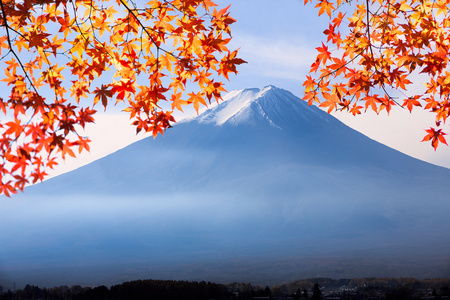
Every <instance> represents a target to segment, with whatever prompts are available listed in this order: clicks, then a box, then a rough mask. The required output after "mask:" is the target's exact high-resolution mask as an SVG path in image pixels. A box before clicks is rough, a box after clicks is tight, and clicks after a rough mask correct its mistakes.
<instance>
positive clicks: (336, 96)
mask: <svg viewBox="0 0 450 300" xmlns="http://www.w3.org/2000/svg"><path fill="white" fill-rule="evenodd" d="M308 2H310V3H315V4H316V5H315V6H316V8H318V9H319V13H318V14H319V16H320V15H322V14H325V15H328V17H329V18H330V20H331V22H330V23H329V27H328V29H326V30H325V31H324V34H325V35H326V36H327V42H326V44H324V43H322V45H321V46H320V47H317V48H316V49H317V51H318V54H317V57H316V60H315V61H314V63H313V64H312V65H311V69H310V74H309V75H307V77H306V80H305V82H304V83H303V85H304V87H305V96H304V98H303V99H304V100H307V101H308V102H309V104H310V105H311V104H312V103H313V102H318V103H319V106H320V107H324V108H325V109H327V110H328V112H331V111H333V110H345V111H348V112H350V113H352V114H353V115H357V114H360V113H361V111H362V110H365V111H367V109H369V110H373V111H375V112H376V113H379V112H381V111H382V110H386V111H387V113H389V112H390V110H391V108H392V107H393V106H395V105H398V106H401V107H403V108H406V109H408V110H409V111H412V110H413V109H417V108H418V107H421V108H422V109H424V110H428V111H431V112H432V113H434V114H435V115H436V119H435V124H433V127H431V128H430V129H428V130H426V132H427V135H426V136H425V137H424V139H423V141H430V142H431V145H432V147H433V148H434V149H436V148H437V147H438V145H439V143H444V144H447V143H446V140H445V138H444V135H446V133H444V132H443V126H444V124H445V121H446V119H447V118H448V116H449V113H450V99H449V95H450V72H449V71H450V70H449V69H448V62H449V59H450V18H449V13H450V10H449V8H448V6H449V4H450V1H449V0H437V1H436V0H356V1H351V0H305V2H304V3H305V5H306V4H307V3H308ZM349 11H350V13H351V11H353V14H352V15H350V14H349V15H347V13H348V12H349ZM342 29H344V30H342ZM344 31H345V34H346V35H345V36H344V34H343V33H342V32H344ZM418 81H421V82H423V83H424V87H423V89H421V90H417V89H414V88H413V86H412V84H413V83H417V82H418ZM408 88H410V90H409V91H408ZM397 94H399V95H400V96H399V97H398V96H397Z"/></svg>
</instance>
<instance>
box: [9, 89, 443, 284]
mask: <svg viewBox="0 0 450 300" xmlns="http://www.w3.org/2000/svg"><path fill="white" fill-rule="evenodd" d="M449 178H450V170H449V169H446V168H442V167H438V166H434V165H431V164H428V163H425V162H423V161H420V160H417V159H414V158H411V157H409V156H406V155H404V154H402V153H400V152H398V151H396V150H393V149H391V148H388V147H386V146H384V145H382V144H380V143H377V142H375V141H373V140H371V139H369V138H367V137H366V136H364V135H362V134H360V133H358V132H356V131H354V130H353V129H351V128H349V127H347V126H346V125H344V124H343V123H341V122H340V121H338V120H337V119H335V118H334V117H332V116H330V115H328V114H326V113H324V112H322V111H321V110H320V109H318V108H316V107H309V106H308V105H307V104H306V103H305V102H303V101H301V100H300V99H299V98H297V97H295V96H294V95H292V94H291V93H290V92H288V91H285V90H281V89H278V88H276V87H273V86H268V87H265V88H263V89H246V90H240V91H233V92H231V93H230V94H228V95H227V96H226V97H224V102H222V103H220V104H219V105H217V106H215V107H213V108H211V109H209V110H207V111H205V112H204V113H203V114H201V115H200V116H198V117H196V118H193V119H190V120H186V121H184V122H181V123H180V124H178V125H176V126H174V128H172V129H170V130H168V131H167V132H166V133H165V136H164V137H158V138H156V139H155V140H154V139H144V140H141V141H139V142H136V143H134V144H132V145H130V146H128V147H126V148H124V149H122V150H120V151H117V152H115V153H113V154H111V155H109V156H107V157H105V158H102V159H100V160H98V161H95V162H93V163H91V164H89V165H87V166H84V167H82V168H79V169H77V170H75V171H72V172H69V173H66V174H63V175H60V176H58V177H55V178H52V179H50V180H48V181H45V182H44V183H41V184H38V185H35V186H31V187H29V188H27V189H26V191H25V193H24V194H21V195H18V196H16V197H14V198H13V199H12V200H11V199H6V198H1V201H2V210H1V211H0V226H1V228H2V240H3V241H6V243H4V244H2V246H0V282H1V280H4V281H8V282H12V281H19V280H20V281H25V283H32V284H45V283H46V282H58V283H61V284H67V281H70V282H71V283H81V284H94V283H100V284H104V282H105V281H107V282H112V283H114V282H121V281H124V280H132V279H139V278H155V279H185V280H191V279H192V280H211V281H216V282H231V281H251V282H256V283H260V282H261V283H273V282H286V281H290V280H294V279H298V278H306V277H314V276H328V277H335V278H343V277H363V276H391V277H395V276H413V277H420V278H423V277H448V276H450V231H449V230H448V229H449V228H450V218H449V217H448V212H449V211H450V196H449V195H450V185H449V184H448V179H449Z"/></svg>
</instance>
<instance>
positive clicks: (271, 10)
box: [52, 0, 450, 175]
mask: <svg viewBox="0 0 450 300" xmlns="http://www.w3.org/2000/svg"><path fill="white" fill-rule="evenodd" d="M216 3H218V4H219V5H220V6H221V7H224V6H227V5H228V4H230V3H231V8H230V11H231V16H232V17H234V18H235V19H237V22H236V23H235V24H233V25H232V35H233V40H232V44H231V47H230V48H233V49H234V48H241V49H240V57H241V58H243V59H244V60H246V61H248V64H246V65H241V66H240V67H239V69H238V70H239V72H240V74H239V75H238V76H231V77H230V82H228V83H227V85H226V89H227V90H228V91H231V90H235V89H244V88H252V87H256V88H261V87H264V86H266V85H269V84H272V85H275V86H277V87H280V88H283V89H286V90H289V91H290V92H292V93H293V94H295V95H297V96H299V97H302V95H303V94H302V92H303V90H302V82H303V80H304V78H305V75H306V74H307V72H308V70H309V67H310V65H311V63H312V62H313V60H314V58H315V54H316V50H315V48H316V47H318V46H320V45H321V42H322V41H325V40H326V37H325V35H323V34H322V32H323V30H325V29H326V28H327V24H328V23H327V18H326V17H321V18H319V17H317V11H316V10H315V9H314V8H313V6H312V5H307V6H304V5H303V0H280V1H273V0H218V1H216ZM418 84H420V82H418ZM188 114H190V113H189V112H188ZM333 115H334V116H335V117H337V118H339V119H340V120H341V121H343V122H344V123H346V124H347V125H349V126H350V127H352V128H354V129H356V130H358V131H360V132H362V133H363V134H365V135H367V136H368V137H370V138H372V139H374V140H377V141H379V142H381V143H383V144H386V145H388V146H390V147H392V148H394V149H397V150H399V151H401V152H404V153H406V154H408V155H411V156H413V157H416V158H419V159H422V160H425V161H428V162H430V163H433V164H437V165H441V166H445V167H447V168H450V148H449V147H446V146H445V145H443V146H440V147H439V148H438V150H437V151H436V152H435V151H434V150H433V148H432V147H431V145H430V143H421V140H422V138H423V136H424V135H425V131H424V129H428V128H429V127H430V126H431V125H432V124H433V115H432V114H431V113H427V112H422V111H416V112H413V114H410V113H409V112H408V111H407V110H405V109H394V110H393V111H392V112H391V115H390V116H389V117H388V116H387V115H386V114H385V113H383V114H380V115H379V116H377V115H375V114H374V113H366V114H362V115H360V116H357V117H354V116H352V115H349V114H346V113H334V114H333ZM180 117H182V116H180ZM130 123H131V122H130V121H129V120H128V117H127V116H126V114H120V113H118V110H117V109H115V110H113V112H109V113H108V112H107V113H101V114H99V115H98V116H97V119H96V124H95V125H91V126H88V127H87V130H86V132H85V135H87V136H89V137H90V139H91V140H92V144H91V153H90V154H89V153H85V154H83V155H81V156H80V157H79V158H77V159H71V158H69V159H68V160H67V161H66V162H65V163H62V164H61V166H59V167H57V169H56V170H55V172H53V173H52V175H56V174H60V173H63V172H66V171H69V170H71V169H74V168H77V167H79V166H81V165H83V164H86V163H89V162H91V161H93V160H95V159H98V158H100V157H102V156H105V155H107V154H109V153H111V152H114V151H116V150H118V149H120V148H123V147H125V146H127V145H128V144H130V143H132V142H134V141H137V140H139V139H142V138H144V137H147V136H149V135H143V134H139V135H137V136H136V134H135V129H134V127H132V126H130V125H129V124H130ZM171 130H176V128H175V129H171ZM166 134H170V130H169V131H168V132H167V133H166ZM449 142H450V141H449ZM349 155H351V153H349Z"/></svg>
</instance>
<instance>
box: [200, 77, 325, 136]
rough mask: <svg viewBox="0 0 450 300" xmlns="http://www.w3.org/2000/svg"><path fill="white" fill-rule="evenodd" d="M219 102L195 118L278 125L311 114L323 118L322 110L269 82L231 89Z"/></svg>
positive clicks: (230, 122) (309, 116) (234, 122)
mask: <svg viewBox="0 0 450 300" xmlns="http://www.w3.org/2000/svg"><path fill="white" fill-rule="evenodd" d="M223 100H224V101H223V102H221V103H219V105H217V106H215V107H213V108H210V109H208V110H206V111H205V112H204V113H202V114H201V115H200V116H199V117H198V118H196V120H197V121H198V122H200V123H212V124H214V125H216V126H221V125H223V124H230V125H238V124H244V123H245V124H254V123H255V122H257V121H261V120H263V121H265V122H268V123H269V124H270V125H271V126H273V127H276V128H278V129H282V128H283V124H285V123H286V122H291V121H292V120H298V119H299V118H301V119H310V118H311V117H312V115H315V116H316V117H320V118H323V116H322V114H323V113H322V112H321V111H319V110H318V109H317V108H315V107H309V106H308V105H307V104H306V103H304V102H303V101H301V99H300V98H298V97H296V96H294V95H293V94H292V93H290V92H288V91H286V90H283V89H280V88H277V87H275V86H272V85H269V86H266V87H264V88H262V89H258V88H252V89H244V90H235V91H232V92H230V93H229V94H227V95H225V96H224V97H223Z"/></svg>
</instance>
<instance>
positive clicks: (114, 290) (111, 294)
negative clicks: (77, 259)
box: [0, 280, 270, 300]
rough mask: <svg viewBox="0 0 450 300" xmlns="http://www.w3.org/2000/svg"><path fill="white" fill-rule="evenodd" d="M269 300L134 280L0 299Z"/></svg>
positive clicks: (236, 288)
mask: <svg viewBox="0 0 450 300" xmlns="http://www.w3.org/2000/svg"><path fill="white" fill-rule="evenodd" d="M267 296H270V289H269V288H268V287H266V288H265V289H263V288H261V287H256V286H252V285H250V284H241V283H234V284H228V285H224V284H216V283H211V282H204V281H202V282H196V281H173V280H136V281H130V282H125V283H122V284H118V285H114V286H112V287H111V288H108V287H106V286H98V287H95V288H90V287H81V286H79V285H75V286H72V287H70V288H69V287H67V286H60V287H54V288H39V287H37V286H33V285H26V286H25V288H24V289H22V290H17V291H16V292H13V291H10V290H9V291H7V292H5V293H3V294H2V295H0V299H2V300H6V299H22V300H28V299H30V300H31V299H42V300H141V299H145V300H152V299H154V300H191V299H192V300H203V299H204V300H211V299H216V300H228V299H242V300H246V299H254V298H255V297H267Z"/></svg>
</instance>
